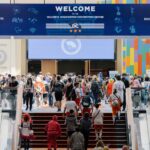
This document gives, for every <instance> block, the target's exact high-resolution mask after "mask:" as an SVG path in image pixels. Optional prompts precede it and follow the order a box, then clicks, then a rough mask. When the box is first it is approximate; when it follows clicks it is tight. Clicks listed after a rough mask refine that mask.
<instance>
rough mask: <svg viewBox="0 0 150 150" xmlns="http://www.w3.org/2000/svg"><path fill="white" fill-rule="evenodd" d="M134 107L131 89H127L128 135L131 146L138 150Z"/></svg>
mask: <svg viewBox="0 0 150 150" xmlns="http://www.w3.org/2000/svg"><path fill="white" fill-rule="evenodd" d="M132 106H133V105H132V95H131V88H127V89H126V108H127V123H128V133H129V146H130V148H131V149H132V150H138V144H137V136H136V132H135V124H134V118H133V108H132Z"/></svg>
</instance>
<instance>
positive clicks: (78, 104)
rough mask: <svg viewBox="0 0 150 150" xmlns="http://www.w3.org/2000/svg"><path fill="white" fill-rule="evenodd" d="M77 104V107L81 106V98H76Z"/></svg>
mask: <svg viewBox="0 0 150 150" xmlns="http://www.w3.org/2000/svg"><path fill="white" fill-rule="evenodd" d="M75 102H76V105H77V106H80V98H76V99H75Z"/></svg>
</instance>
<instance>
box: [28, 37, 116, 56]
mask: <svg viewBox="0 0 150 150" xmlns="http://www.w3.org/2000/svg"><path fill="white" fill-rule="evenodd" d="M114 43H115V42H114V39H29V40H28V59H114V49H115V44H114Z"/></svg>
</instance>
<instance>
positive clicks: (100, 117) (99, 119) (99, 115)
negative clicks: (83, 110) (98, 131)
mask: <svg viewBox="0 0 150 150" xmlns="http://www.w3.org/2000/svg"><path fill="white" fill-rule="evenodd" d="M98 112H99V113H98ZM93 117H94V118H95V119H94V124H95V125H102V124H103V113H102V111H101V110H99V109H95V111H94V112H93V114H92V118H93Z"/></svg>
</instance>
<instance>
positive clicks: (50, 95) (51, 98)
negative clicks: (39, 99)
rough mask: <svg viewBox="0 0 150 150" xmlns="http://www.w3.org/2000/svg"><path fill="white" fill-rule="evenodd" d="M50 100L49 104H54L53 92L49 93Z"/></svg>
mask: <svg viewBox="0 0 150 150" xmlns="http://www.w3.org/2000/svg"><path fill="white" fill-rule="evenodd" d="M48 101H49V106H52V105H53V95H52V93H51V92H49V93H48Z"/></svg>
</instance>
